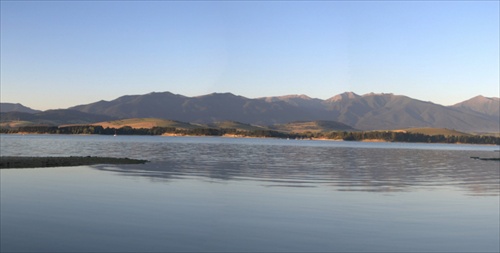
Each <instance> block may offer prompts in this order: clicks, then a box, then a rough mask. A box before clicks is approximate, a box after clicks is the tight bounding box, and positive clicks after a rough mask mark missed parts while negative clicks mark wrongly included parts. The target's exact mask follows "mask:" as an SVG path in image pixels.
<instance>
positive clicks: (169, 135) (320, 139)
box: [0, 132, 500, 146]
mask: <svg viewBox="0 0 500 253" xmlns="http://www.w3.org/2000/svg"><path fill="white" fill-rule="evenodd" d="M0 135H79V136H113V135H106V134H63V133H60V134H53V133H27V132H22V133H21V132H19V133H0ZM116 136H158V137H220V138H242V139H247V138H248V139H284V140H287V139H289V140H312V141H335V142H337V141H341V142H342V141H347V142H379V143H382V142H386V143H417V144H418V143H425V144H457V145H482V146H500V145H498V144H485V143H467V142H417V141H414V142H411V141H390V140H385V139H362V140H343V139H329V138H321V137H320V138H317V137H311V138H304V139H292V138H282V137H264V136H262V137H261V136H245V135H235V134H224V135H189V134H172V133H164V134H160V135H140V134H124V135H116ZM116 136H115V137H116Z"/></svg>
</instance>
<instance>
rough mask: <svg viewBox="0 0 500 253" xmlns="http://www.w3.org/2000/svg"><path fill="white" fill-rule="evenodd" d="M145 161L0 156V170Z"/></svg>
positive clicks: (79, 157)
mask: <svg viewBox="0 0 500 253" xmlns="http://www.w3.org/2000/svg"><path fill="white" fill-rule="evenodd" d="M146 162H148V161H147V160H138V159H129V158H114V157H97V156H69V157H30V156H1V157H0V169H10V168H42V167H62V166H81V165H95V164H143V163H146Z"/></svg>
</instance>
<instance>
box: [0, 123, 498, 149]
mask: <svg viewBox="0 0 500 253" xmlns="http://www.w3.org/2000/svg"><path fill="white" fill-rule="evenodd" d="M0 133H38V134H100V135H115V134H116V135H162V134H175V135H188V136H223V135H226V134H231V135H236V136H243V137H272V138H285V139H286V138H288V139H313V138H324V139H333V140H344V141H363V140H384V141H388V142H420V143H468V144H494V145H500V137H495V136H485V135H462V136H453V135H452V136H445V135H425V134H421V133H408V132H392V131H367V132H347V131H332V132H319V133H318V132H314V133H313V132H305V133H285V132H280V131H275V130H266V129H262V130H250V131H242V130H237V129H233V128H220V129H219V128H194V129H179V128H175V127H153V128H132V127H129V126H125V127H121V128H110V127H106V128H104V127H102V126H92V125H79V126H64V127H57V126H24V127H19V128H18V129H4V128H3V129H0Z"/></svg>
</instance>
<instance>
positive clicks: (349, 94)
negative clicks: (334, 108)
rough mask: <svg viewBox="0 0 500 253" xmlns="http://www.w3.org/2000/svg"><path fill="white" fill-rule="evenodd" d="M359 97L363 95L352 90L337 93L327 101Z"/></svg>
mask: <svg viewBox="0 0 500 253" xmlns="http://www.w3.org/2000/svg"><path fill="white" fill-rule="evenodd" d="M359 97H361V96H360V95H358V94H356V93H354V92H352V91H350V92H344V93H341V94H338V95H335V96H333V97H331V98H329V99H327V101H330V102H335V101H340V100H345V99H355V98H359Z"/></svg>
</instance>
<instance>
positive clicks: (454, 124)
mask: <svg viewBox="0 0 500 253" xmlns="http://www.w3.org/2000/svg"><path fill="white" fill-rule="evenodd" d="M499 101H500V99H499V98H495V97H493V98H487V97H483V96H476V97H473V98H471V99H469V100H466V101H463V102H460V103H457V104H455V105H452V106H443V105H439V104H435V103H432V102H428V101H421V100H417V99H413V98H411V97H408V96H404V95H395V94H392V93H367V94H364V95H358V94H356V93H354V92H344V93H341V94H338V95H335V96H332V97H330V98H328V99H325V100H322V99H318V98H311V97H309V96H307V95H304V94H295V95H294V94H291V95H285V96H276V97H261V98H246V97H243V96H239V95H235V94H233V93H229V92H225V93H210V94H206V95H200V96H196V97H188V96H184V95H179V94H174V93H171V92H168V91H165V92H151V93H147V94H143V95H124V96H121V97H118V98H116V99H114V100H110V101H104V100H100V101H97V102H94V103H90V104H82V105H76V106H73V107H70V108H68V110H74V111H80V112H83V113H89V114H92V115H101V116H102V115H104V116H106V117H109V118H114V119H125V118H162V119H168V120H176V121H181V122H192V123H199V124H208V123H214V122H224V121H235V122H241V123H244V124H253V125H262V126H270V125H276V124H286V123H290V122H297V121H336V122H339V123H342V124H345V125H348V126H350V127H352V128H355V129H359V130H377V129H388V130H391V129H403V128H415V127H435V128H448V129H456V130H459V131H464V132H500V122H499V113H498V110H500V109H499V108H498V107H499V105H498V102H499ZM92 123H94V122H92Z"/></svg>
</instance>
